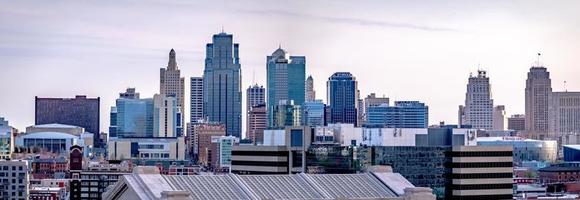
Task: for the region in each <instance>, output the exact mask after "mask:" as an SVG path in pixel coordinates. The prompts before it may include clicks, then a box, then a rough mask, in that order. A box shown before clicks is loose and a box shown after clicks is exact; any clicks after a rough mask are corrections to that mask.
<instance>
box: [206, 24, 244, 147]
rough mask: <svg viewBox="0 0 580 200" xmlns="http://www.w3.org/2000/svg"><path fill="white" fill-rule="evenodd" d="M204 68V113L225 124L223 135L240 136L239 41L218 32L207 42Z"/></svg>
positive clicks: (211, 119)
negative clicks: (236, 41) (224, 133)
mask: <svg viewBox="0 0 580 200" xmlns="http://www.w3.org/2000/svg"><path fill="white" fill-rule="evenodd" d="M205 55H206V58H205V69H204V71H203V113H204V118H206V117H207V119H208V120H209V121H210V122H220V123H223V124H225V126H226V134H227V135H232V136H236V137H238V138H240V137H241V136H242V86H241V77H242V75H241V74H242V73H241V65H240V58H239V44H237V43H233V35H231V34H227V33H225V32H221V33H219V34H215V35H213V38H212V43H208V44H207V45H206V54H205Z"/></svg>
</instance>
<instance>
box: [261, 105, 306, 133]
mask: <svg viewBox="0 0 580 200" xmlns="http://www.w3.org/2000/svg"><path fill="white" fill-rule="evenodd" d="M301 117H302V107H301V106H300V105H295V104H294V102H293V101H292V100H290V101H287V100H280V102H279V104H278V105H277V106H274V107H272V114H271V118H270V120H268V121H269V122H270V126H269V128H284V127H286V126H301V124H302V118H301Z"/></svg>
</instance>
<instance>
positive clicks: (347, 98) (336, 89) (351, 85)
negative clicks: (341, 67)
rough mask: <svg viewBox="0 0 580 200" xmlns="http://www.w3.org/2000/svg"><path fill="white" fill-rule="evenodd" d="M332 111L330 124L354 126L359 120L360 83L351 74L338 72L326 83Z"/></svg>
mask: <svg viewBox="0 0 580 200" xmlns="http://www.w3.org/2000/svg"><path fill="white" fill-rule="evenodd" d="M326 87H327V99H328V106H329V109H330V118H329V119H330V121H329V122H328V123H344V124H354V125H355V126H357V120H358V112H357V107H358V99H359V91H358V83H357V81H356V78H355V77H354V76H353V75H352V74H351V73H350V72H336V73H334V74H333V75H332V76H331V77H330V78H329V79H328V82H326Z"/></svg>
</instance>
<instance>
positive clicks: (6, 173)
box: [0, 160, 30, 200]
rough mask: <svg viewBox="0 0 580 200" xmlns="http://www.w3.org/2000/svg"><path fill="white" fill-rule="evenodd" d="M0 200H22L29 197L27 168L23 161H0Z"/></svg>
mask: <svg viewBox="0 0 580 200" xmlns="http://www.w3.org/2000/svg"><path fill="white" fill-rule="evenodd" d="M0 179H1V180H2V184H0V199H10V200H21V199H22V200H24V199H28V196H29V180H30V179H29V168H28V162H26V161H24V160H0Z"/></svg>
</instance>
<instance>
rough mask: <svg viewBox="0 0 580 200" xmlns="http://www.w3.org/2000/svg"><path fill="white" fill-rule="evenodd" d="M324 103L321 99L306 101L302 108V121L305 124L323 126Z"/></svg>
mask: <svg viewBox="0 0 580 200" xmlns="http://www.w3.org/2000/svg"><path fill="white" fill-rule="evenodd" d="M324 106H325V105H324V103H322V100H314V101H306V102H304V104H303V106H302V107H303V109H302V120H304V122H303V123H302V124H303V125H305V126H311V127H314V126H324Z"/></svg>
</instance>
